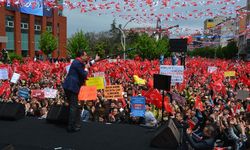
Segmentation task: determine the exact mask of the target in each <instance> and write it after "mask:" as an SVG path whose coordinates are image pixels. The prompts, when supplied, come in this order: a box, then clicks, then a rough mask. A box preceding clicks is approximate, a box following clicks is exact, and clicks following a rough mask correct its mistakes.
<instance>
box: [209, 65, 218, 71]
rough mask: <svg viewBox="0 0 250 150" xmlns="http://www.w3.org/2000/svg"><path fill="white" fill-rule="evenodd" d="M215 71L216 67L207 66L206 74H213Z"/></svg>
mask: <svg viewBox="0 0 250 150" xmlns="http://www.w3.org/2000/svg"><path fill="white" fill-rule="evenodd" d="M217 69H218V68H217V67H213V66H208V68H207V72H208V73H213V72H215V71H216V70H217Z"/></svg>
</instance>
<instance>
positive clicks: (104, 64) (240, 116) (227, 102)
mask: <svg viewBox="0 0 250 150" xmlns="http://www.w3.org/2000/svg"><path fill="white" fill-rule="evenodd" d="M69 64H70V63H69V62H65V61H61V62H56V63H52V62H40V61H33V60H26V61H25V62H24V63H23V64H21V63H19V62H13V63H12V64H11V65H6V64H2V66H0V67H8V70H9V74H11V73H13V72H17V73H20V74H21V77H20V80H19V81H18V82H17V83H10V82H9V81H6V80H1V81H0V84H1V87H0V97H1V101H8V102H19V103H23V104H24V105H25V108H26V115H27V116H32V117H39V118H46V116H47V113H48V111H49V109H50V106H51V105H53V104H58V105H62V104H66V103H67V102H66V101H65V96H64V91H63V89H62V86H61V85H62V82H63V81H64V78H65V76H66V74H67V71H66V69H65V68H66V66H68V65H69ZM163 64H166V65H170V64H171V61H170V60H169V59H166V60H165V61H164V63H163ZM159 65H160V62H159V61H158V60H155V61H149V60H140V58H136V59H135V60H126V61H124V60H115V61H114V62H110V61H108V60H103V61H101V62H97V63H96V64H95V65H94V66H92V67H91V68H90V70H89V76H92V75H93V73H95V72H105V79H106V84H108V85H111V84H112V85H113V84H121V85H122V87H123V90H124V95H123V97H124V98H123V99H116V100H108V99H105V98H104V91H103V90H98V92H97V99H96V100H95V101H80V102H79V105H81V108H82V113H81V118H82V121H95V122H101V123H129V124H137V125H146V126H147V127H153V128H154V127H157V126H158V123H159V122H160V120H161V117H162V114H161V106H162V105H164V108H165V111H164V114H163V117H164V120H165V121H167V120H169V119H170V118H172V119H173V120H174V122H175V124H176V126H177V128H178V129H179V130H180V131H181V133H182V135H185V136H183V144H182V145H183V149H185V148H187V147H185V146H187V145H186V144H185V143H186V142H188V143H189V144H190V145H191V146H192V147H193V148H195V149H213V148H214V147H215V146H217V147H231V148H232V149H237V150H238V149H247V148H250V145H249V140H247V139H249V138H250V121H248V120H250V116H248V112H250V104H249V100H250V99H249V98H246V99H237V94H238V91H239V90H245V91H249V87H250V63H249V62H243V61H233V60H220V59H206V58H187V61H186V68H185V71H184V82H183V83H182V84H176V85H173V86H172V87H171V91H170V92H172V93H175V94H178V95H179V96H181V97H184V99H185V102H184V104H183V103H180V102H179V101H178V100H175V99H174V98H173V97H172V96H171V94H168V98H167V103H164V104H162V103H161V93H160V91H157V90H153V74H155V73H159ZM208 66H216V67H217V68H218V69H217V71H216V72H214V73H208V72H207V68H208ZM225 71H236V76H235V77H230V78H229V77H224V72H225ZM133 75H138V76H139V77H140V78H142V79H145V80H146V81H147V83H146V84H145V85H137V84H135V83H134V80H133ZM20 87H22V88H23V87H25V88H28V89H29V90H33V89H44V88H52V89H57V90H58V92H57V93H58V94H57V97H56V98H55V99H42V100H41V99H38V98H28V99H25V98H22V97H20V96H18V89H19V88H20ZM149 92H150V94H148V93H149ZM138 95H141V96H145V97H146V101H147V105H146V113H145V117H131V116H130V97H131V96H138Z"/></svg>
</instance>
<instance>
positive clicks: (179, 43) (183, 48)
mask: <svg viewBox="0 0 250 150" xmlns="http://www.w3.org/2000/svg"><path fill="white" fill-rule="evenodd" d="M169 47H170V49H169V51H170V52H187V39H170V40H169Z"/></svg>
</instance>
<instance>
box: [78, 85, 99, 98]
mask: <svg viewBox="0 0 250 150" xmlns="http://www.w3.org/2000/svg"><path fill="white" fill-rule="evenodd" d="M96 98H97V89H96V87H95V86H82V87H81V89H80V92H79V94H78V100H79V101H86V100H96Z"/></svg>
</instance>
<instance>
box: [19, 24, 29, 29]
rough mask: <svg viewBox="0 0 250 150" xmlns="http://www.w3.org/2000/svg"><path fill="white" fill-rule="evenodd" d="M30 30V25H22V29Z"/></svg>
mask: <svg viewBox="0 0 250 150" xmlns="http://www.w3.org/2000/svg"><path fill="white" fill-rule="evenodd" d="M28 28H29V25H28V23H21V29H26V30H27V29H28Z"/></svg>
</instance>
